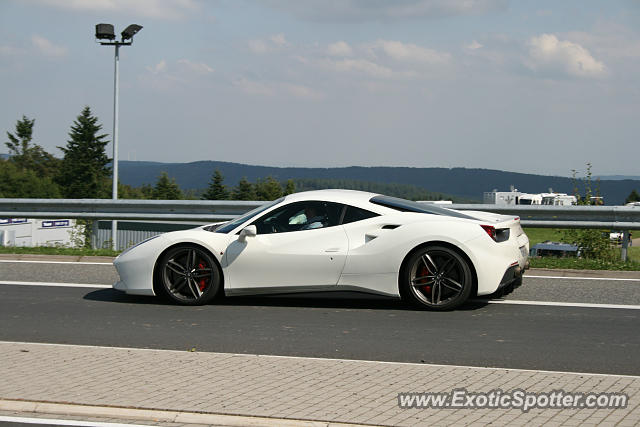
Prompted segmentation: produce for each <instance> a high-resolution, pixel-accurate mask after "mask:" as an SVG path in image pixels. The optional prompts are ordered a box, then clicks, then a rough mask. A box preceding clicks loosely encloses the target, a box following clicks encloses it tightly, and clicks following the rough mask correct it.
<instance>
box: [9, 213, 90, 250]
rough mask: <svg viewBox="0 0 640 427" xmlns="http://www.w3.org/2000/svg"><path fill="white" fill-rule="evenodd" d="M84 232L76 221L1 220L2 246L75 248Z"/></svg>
mask: <svg viewBox="0 0 640 427" xmlns="http://www.w3.org/2000/svg"><path fill="white" fill-rule="evenodd" d="M82 231H83V230H82V229H81V228H80V227H76V221H75V220H74V219H27V218H11V219H0V245H1V246H29V247H33V246H66V247H74V246H75V245H77V244H79V243H81V242H82Z"/></svg>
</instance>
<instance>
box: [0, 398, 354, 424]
mask: <svg viewBox="0 0 640 427" xmlns="http://www.w3.org/2000/svg"><path fill="white" fill-rule="evenodd" d="M0 410H1V411H13V412H33V413H38V414H50V415H71V416H88V417H105V418H120V419H126V420H138V421H154V422H172V423H185V424H213V425H220V426H230V427H263V426H264V427H271V426H273V425H278V426H282V427H350V426H353V427H355V426H363V425H365V424H345V423H334V422H326V421H307V420H295V419H287V418H269V417H251V416H243V415H229V414H214V413H203V412H183V411H167V410H162V409H141V408H124V407H116V406H93V405H78V404H73V403H55V402H37V401H30V400H10V399H0Z"/></svg>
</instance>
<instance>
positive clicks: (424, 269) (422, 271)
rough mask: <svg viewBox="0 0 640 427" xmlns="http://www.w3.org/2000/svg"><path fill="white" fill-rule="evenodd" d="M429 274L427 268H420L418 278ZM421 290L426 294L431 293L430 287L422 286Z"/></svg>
mask: <svg viewBox="0 0 640 427" xmlns="http://www.w3.org/2000/svg"><path fill="white" fill-rule="evenodd" d="M428 274H429V269H428V268H427V266H422V269H421V270H420V275H419V276H418V277H420V276H427V275H428ZM424 280H425V282H427V281H429V279H424ZM423 289H424V291H425V292H426V293H429V294H430V293H431V285H424V286H423Z"/></svg>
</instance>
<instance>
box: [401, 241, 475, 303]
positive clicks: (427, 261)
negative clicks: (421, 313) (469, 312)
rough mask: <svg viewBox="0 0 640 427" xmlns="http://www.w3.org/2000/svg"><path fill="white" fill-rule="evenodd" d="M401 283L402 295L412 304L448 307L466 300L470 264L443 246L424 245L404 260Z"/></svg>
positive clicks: (468, 289) (470, 278)
mask: <svg viewBox="0 0 640 427" xmlns="http://www.w3.org/2000/svg"><path fill="white" fill-rule="evenodd" d="M401 280H402V282H401V289H400V290H401V292H402V296H403V298H406V299H408V300H409V301H410V302H411V303H412V304H413V305H414V306H417V307H420V308H427V309H430V310H450V309H452V308H455V307H457V306H459V305H460V304H462V303H463V302H465V301H466V300H467V298H468V297H469V294H470V293H471V288H472V287H473V279H472V275H471V269H470V268H469V263H468V262H467V260H465V259H464V258H463V257H462V256H461V255H460V254H458V253H457V252H456V251H454V250H452V249H450V248H448V247H445V246H425V247H423V248H421V249H419V250H417V251H415V252H414V253H413V254H412V255H411V256H410V258H409V259H408V261H407V264H406V268H405V269H404V272H403V277H402V279H401Z"/></svg>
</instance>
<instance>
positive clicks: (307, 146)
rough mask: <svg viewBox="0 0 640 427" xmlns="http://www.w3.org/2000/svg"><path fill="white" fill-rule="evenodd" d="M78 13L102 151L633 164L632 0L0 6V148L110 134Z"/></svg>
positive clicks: (148, 0) (73, 0)
mask: <svg viewBox="0 0 640 427" xmlns="http://www.w3.org/2000/svg"><path fill="white" fill-rule="evenodd" d="M97 23H111V24H113V25H114V26H115V29H116V34H118V33H119V32H120V31H122V30H123V29H124V28H125V27H126V26H127V25H129V24H132V23H136V24H139V25H142V26H143V29H142V30H141V31H140V32H139V33H138V34H137V35H136V36H135V37H134V42H133V45H132V46H128V47H123V48H122V49H121V56H120V115H119V122H120V126H119V128H120V131H119V150H120V155H119V158H120V160H148V161H160V162H191V161H198V160H219V161H229V162H239V163H247V164H254V165H268V166H309V167H334V166H353V165H355V166H411V167H467V168H487V169H500V170H508V171H516V172H525V173H536V174H544V175H561V176H570V175H571V173H572V172H571V171H572V170H576V171H578V175H581V174H584V172H585V169H586V164H587V163H588V162H590V163H592V164H593V172H594V174H596V175H608V174H609V175H610V174H619V175H640V167H639V163H638V162H639V160H640V144H639V143H638V134H639V131H640V79H638V76H640V1H638V0H613V1H589V0H575V1H571V0H567V1H557V0H552V1H544V0H541V1H535V2H530V1H508V0H397V1H391V0H389V1H383V0H305V1H300V0H263V1H248V0H233V1H231V0H210V1H204V0H202V1H199V0H20V1H18V0H0V94H1V97H2V102H1V103H0V130H1V131H2V135H3V137H4V138H5V139H4V141H6V135H5V132H6V131H11V132H13V131H14V129H15V123H16V121H17V120H18V119H20V118H21V117H22V116H23V115H26V116H27V117H29V118H34V119H35V120H36V122H35V128H34V142H36V143H38V144H40V145H41V146H43V147H44V148H45V149H46V150H47V151H50V152H52V153H53V154H55V155H57V156H61V152H60V150H58V149H57V147H58V146H64V145H65V144H66V141H67V139H68V132H69V128H70V126H71V125H72V123H73V121H74V120H75V118H76V117H77V116H78V115H79V114H80V112H81V110H82V108H83V107H84V106H86V105H88V106H90V107H91V109H92V111H93V112H94V113H95V115H96V116H97V117H98V118H99V121H100V123H101V124H102V125H103V130H104V131H105V133H108V134H110V135H111V133H112V125H113V74H114V70H113V66H114V64H113V63H114V60H113V57H114V48H113V47H110V46H101V45H100V44H98V43H97V42H96V40H95V38H94V28H95V24H97ZM109 138H111V136H109ZM4 141H2V142H4ZM107 150H108V153H111V146H110V145H109V146H108V147H107ZM0 152H7V150H6V149H5V148H4V146H2V147H0Z"/></svg>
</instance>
